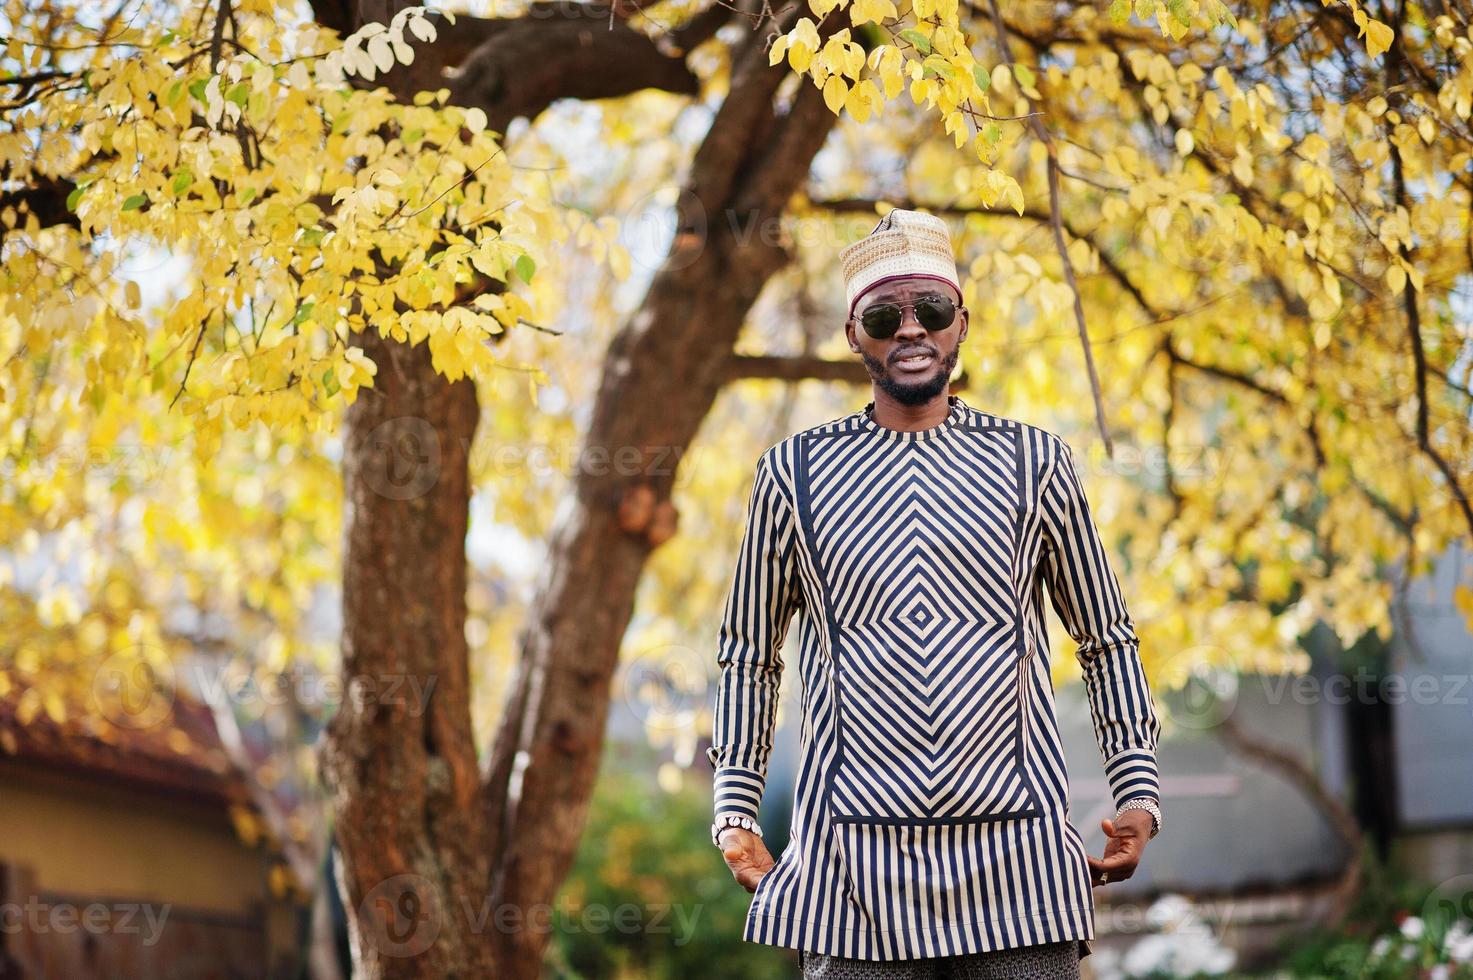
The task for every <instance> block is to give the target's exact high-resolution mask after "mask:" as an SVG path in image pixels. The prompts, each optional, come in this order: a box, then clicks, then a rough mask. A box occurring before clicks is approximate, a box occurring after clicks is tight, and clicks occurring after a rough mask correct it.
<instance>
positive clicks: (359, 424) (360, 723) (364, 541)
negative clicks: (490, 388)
mask: <svg viewBox="0 0 1473 980" xmlns="http://www.w3.org/2000/svg"><path fill="white" fill-rule="evenodd" d="M353 343H355V344H357V345H358V346H361V347H362V348H363V349H364V351H365V352H366V353H367V354H368V356H369V357H371V358H372V359H373V361H374V363H375V364H377V365H378V374H377V376H376V377H375V380H374V387H373V388H372V389H364V390H363V391H361V392H360V393H359V396H358V400H357V401H356V402H354V403H353V405H352V406H351V408H349V410H348V426H347V431H348V437H347V440H346V445H345V447H344V454H343V472H344V481H345V487H344V489H345V493H346V500H347V541H346V547H345V554H344V568H343V668H342V670H343V679H344V696H343V699H342V704H341V706H340V707H339V709H338V711H337V713H336V714H335V715H334V716H333V719H332V722H331V725H330V726H329V729H328V739H327V744H326V746H325V750H324V766H325V776H326V781H327V782H328V784H329V787H330V790H331V793H332V800H333V806H334V810H335V826H336V832H337V844H338V850H339V854H340V855H341V857H342V864H341V880H342V883H343V893H344V894H343V901H344V904H345V905H346V906H347V908H348V910H349V915H350V920H349V921H350V923H351V928H350V934H351V938H352V944H353V961H354V964H355V965H356V967H357V971H358V972H361V974H362V975H363V976H364V977H369V978H378V977H426V978H430V977H434V978H443V977H455V976H459V977H489V976H491V975H492V972H493V964H492V954H491V948H490V944H489V942H488V939H489V937H488V935H487V934H486V933H485V932H484V931H478V930H477V928H476V926H477V922H478V920H477V919H476V913H477V911H478V910H479V909H480V908H481V906H482V904H483V897H484V895H485V893H486V882H487V881H488V879H489V875H490V867H489V862H488V860H487V847H486V838H485V832H484V828H485V822H484V820H483V819H482V814H481V811H480V784H479V767H478V765H477V762H476V749H475V740H474V738H473V735H472V730H471V715H470V689H469V679H468V668H467V664H468V651H467V648H466V639H465V607H466V600H465V588H466V574H467V573H466V560H465V535H466V527H467V524H468V519H469V504H470V493H471V487H470V477H469V468H468V464H467V458H466V457H467V455H468V450H469V447H470V445H471V440H472V438H473V437H474V435H475V430H476V421H477V418H478V409H477V406H476V391H475V386H474V384H473V383H472V382H471V381H469V380H462V381H457V382H455V383H453V384H452V383H449V382H447V381H446V380H445V378H444V377H442V376H441V375H439V374H437V373H436V371H435V369H434V368H433V367H432V365H431V363H430V354H429V350H428V348H427V347H426V345H423V344H420V345H418V346H414V347H409V346H406V345H404V344H400V343H396V342H393V341H389V340H385V339H383V338H381V337H379V336H378V335H377V333H376V332H369V333H362V334H358V335H356V336H354V337H353ZM355 975H356V974H355Z"/></svg>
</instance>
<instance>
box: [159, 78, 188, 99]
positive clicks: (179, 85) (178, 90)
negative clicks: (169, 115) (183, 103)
mask: <svg viewBox="0 0 1473 980" xmlns="http://www.w3.org/2000/svg"><path fill="white" fill-rule="evenodd" d="M183 94H184V79H182V78H181V79H178V80H177V81H175V82H174V84H173V85H170V86H169V91H168V93H167V94H165V95H164V102H165V103H166V104H168V105H173V104H174V103H175V102H178V101H179V97H180V96H181V95H183Z"/></svg>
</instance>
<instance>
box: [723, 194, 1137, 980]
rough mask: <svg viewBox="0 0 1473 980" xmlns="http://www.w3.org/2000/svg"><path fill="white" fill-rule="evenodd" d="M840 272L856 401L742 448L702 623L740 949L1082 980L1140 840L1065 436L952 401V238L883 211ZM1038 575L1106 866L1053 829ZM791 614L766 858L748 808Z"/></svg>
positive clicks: (1050, 718)
mask: <svg viewBox="0 0 1473 980" xmlns="http://www.w3.org/2000/svg"><path fill="white" fill-rule="evenodd" d="M841 258H842V263H841V264H842V271H843V276H844V282H845V292H846V299H847V301H848V305H849V317H848V320H847V322H846V324H845V333H846V335H847V336H848V339H849V346H850V349H851V350H853V351H854V352H855V353H857V354H859V355H860V357H861V358H862V359H863V361H864V363H865V365H866V366H867V368H868V369H869V373H870V376H871V378H872V380H873V383H874V388H873V400H872V401H870V403H869V404H868V405H866V406H865V408H864V409H863V410H861V411H858V412H854V413H852V414H850V415H847V416H844V417H842V418H839V419H835V420H834V421H831V422H827V423H825V424H823V425H819V426H816V427H814V428H810V429H806V430H804V431H802V432H799V433H797V434H796V435H793V436H789V437H788V438H786V439H784V440H782V441H781V442H779V443H777V444H776V445H775V446H772V447H769V448H768V449H767V450H766V451H764V452H763V454H762V455H761V457H760V459H759V460H758V462H757V467H756V476H755V480H754V483H753V487H752V491H751V496H750V498H749V501H748V511H747V522H746V528H745V531H744V534H743V538H742V542H741V546H740V549H739V554H738V563H737V568H736V571H735V574H734V577H733V580H732V584H731V590H730V593H729V596H728V599H727V602H726V607H725V612H724V615H723V619H722V622H721V627H720V633H719V640H718V656H717V659H718V662H719V663H720V665H721V680H720V686H719V690H718V692H717V696H716V703H715V723H714V733H713V736H712V745H711V748H710V749H709V750H708V752H707V757H708V758H709V759H710V761H711V764H712V766H713V767H714V768H715V771H716V778H715V812H716V822H715V824H713V826H712V839H713V840H714V841H716V842H717V843H718V845H719V846H720V848H721V850H722V854H723V856H724V857H725V859H726V862H727V864H728V866H729V867H730V868H731V871H732V874H733V875H734V876H735V877H736V879H737V881H738V882H739V883H741V884H742V885H743V886H744V887H745V888H746V889H747V890H748V891H752V892H754V895H753V897H752V904H751V907H750V909H749V910H748V913H747V920H746V925H745V929H744V932H743V938H745V939H748V940H751V941H755V942H762V943H767V944H770V945H779V946H787V947H792V948H796V949H798V950H799V951H800V952H799V959H800V963H801V964H802V970H803V975H804V977H807V978H815V977H825V978H845V977H850V978H860V977H864V978H885V980H902V978H904V980H909V978H920V977H926V978H932V977H942V976H952V977H998V978H1002V977H1006V978H1008V980H1018V978H1029V977H1040V978H1047V980H1056V978H1060V977H1065V978H1067V977H1078V976H1079V958H1080V957H1081V956H1083V955H1086V954H1087V953H1088V952H1089V940H1090V939H1092V938H1093V936H1094V904H1093V894H1092V892H1091V886H1092V885H1100V884H1106V883H1108V882H1112V881H1121V880H1123V879H1125V878H1128V877H1130V875H1131V874H1132V872H1133V871H1134V870H1135V867H1136V865H1137V863H1138V862H1139V860H1140V857H1141V853H1142V851H1143V850H1144V848H1145V844H1146V841H1147V840H1149V839H1150V838H1151V837H1154V836H1155V834H1156V832H1157V831H1158V830H1159V828H1160V819H1161V812H1160V807H1159V800H1160V791H1159V788H1158V778H1157V771H1156V741H1157V738H1158V735H1159V732H1160V725H1159V722H1158V720H1157V717H1156V712H1155V706H1154V703H1153V701H1152V698H1151V692H1150V690H1149V688H1148V687H1147V684H1146V678H1145V674H1144V672H1143V670H1142V668H1141V661H1140V656H1139V652H1138V646H1139V644H1138V640H1137V637H1136V633H1135V628H1134V624H1133V623H1132V621H1131V618H1130V615H1129V613H1128V612H1127V611H1126V607H1125V603H1124V600H1123V598H1122V596H1121V592H1120V586H1119V583H1118V581H1117V579H1116V576H1115V574H1114V572H1113V570H1112V568H1111V565H1110V563H1109V561H1108V559H1107V555H1106V552H1105V549H1104V547H1103V546H1102V544H1101V541H1100V538H1099V535H1098V532H1097V530H1096V528H1095V526H1094V523H1093V519H1092V517H1091V515H1090V509H1089V504H1088V502H1087V501H1086V499H1085V495H1084V491H1083V489H1082V487H1081V484H1080V481H1079V476H1078V474H1077V472H1076V470H1075V466H1074V462H1073V457H1072V454H1071V452H1070V449H1069V446H1068V445H1067V444H1066V443H1065V442H1064V441H1063V440H1062V439H1060V438H1059V437H1058V436H1056V435H1054V434H1053V433H1051V432H1048V431H1046V430H1044V429H1040V428H1037V427H1035V426H1031V425H1027V424H1024V423H1021V422H1017V421H1013V420H1011V419H1006V418H1002V417H999V416H996V415H990V414H988V413H986V412H983V411H981V410H979V409H976V408H973V407H972V406H970V405H968V404H967V403H966V402H964V401H962V400H961V398H959V397H957V396H954V395H951V394H949V391H948V386H949V378H950V375H951V373H952V369H953V368H954V366H955V365H956V360H957V353H958V350H959V348H960V346H961V343H962V341H964V340H965V339H966V336H967V326H968V320H967V311H966V309H965V307H963V306H962V293H961V284H960V278H959V276H958V274H957V268H956V262H955V259H954V257H953V253H952V247H951V239H950V236H949V234H948V232H947V229H946V225H945V223H944V222H942V221H941V220H940V219H938V218H936V217H934V216H931V215H926V214H920V213H917V212H914V211H905V210H896V211H892V212H890V214H889V215H887V216H886V217H885V218H884V220H882V221H881V222H880V223H879V225H878V226H877V227H876V228H875V230H874V231H873V232H872V233H871V234H870V235H869V236H867V237H865V238H864V239H861V240H860V241H859V242H856V243H854V244H852V245H850V246H849V247H848V248H846V249H844V251H843V253H842V256H841ZM1045 586H1046V587H1047V589H1048V592H1049V596H1050V599H1051V602H1052V605H1053V607H1054V610H1055V611H1056V612H1057V614H1058V615H1059V617H1060V618H1061V619H1062V621H1063V623H1064V625H1065V626H1066V627H1067V628H1068V631H1069V634H1070V635H1071V636H1072V637H1073V639H1074V640H1075V641H1076V642H1077V643H1078V648H1077V650H1076V656H1077V657H1078V659H1079V661H1080V663H1081V665H1082V666H1083V673H1084V679H1085V682H1086V686H1087V692H1088V700H1089V706H1090V714H1091V718H1092V721H1093V725H1094V730H1095V733H1096V736H1097V739H1098V742H1099V746H1100V752H1101V755H1102V758H1103V759H1104V763H1105V774H1106V777H1107V779H1108V780H1109V783H1110V787H1111V791H1112V794H1113V796H1114V799H1115V801H1116V803H1117V804H1118V811H1117V814H1116V817H1115V819H1114V820H1104V821H1102V826H1103V828H1104V831H1105V834H1106V835H1107V837H1108V844H1107V846H1106V848H1105V853H1104V856H1103V857H1101V858H1095V857H1093V856H1090V855H1087V854H1086V853H1085V849H1084V843H1083V839H1082V838H1081V837H1080V835H1079V832H1078V831H1077V830H1076V829H1075V828H1074V827H1073V825H1072V824H1071V823H1070V822H1069V816H1068V807H1069V804H1068V800H1069V796H1068V786H1067V776H1066V773H1065V768H1064V758H1063V751H1062V746H1061V745H1060V740H1059V732H1058V725H1057V719H1056V717H1055V711H1054V698H1053V687H1052V683H1051V681H1050V674H1049V658H1050V652H1049V647H1048V635H1047V631H1046V626H1045V613H1044V607H1043V598H1042V593H1043V588H1044V587H1045ZM799 610H802V612H803V615H802V616H801V617H799V620H798V621H799V624H800V626H799V630H798V664H799V672H800V674H801V676H802V681H803V694H802V706H801V707H802V723H801V728H800V742H801V767H800V771H799V775H798V780H797V786H796V789H795V794H794V807H793V818H792V825H791V828H790V832H789V841H788V845H787V847H786V848H785V849H784V850H783V852H782V855H781V856H780V858H779V859H778V860H777V861H776V862H774V861H773V859H772V856H771V854H769V852H768V851H767V848H766V847H765V846H763V843H762V840H761V837H760V834H761V828H760V826H759V825H758V824H757V821H756V817H757V811H758V804H759V803H760V801H761V797H762V790H763V787H764V785H765V781H766V775H767V762H768V756H769V754H770V752H771V748H772V732H773V727H774V722H775V712H776V707H777V695H778V683H779V680H780V678H781V675H782V669H783V656H782V650H783V647H784V639H785V637H786V635H787V631H788V623H789V621H790V619H791V618H792V616H793V614H794V613H795V612H797V611H799Z"/></svg>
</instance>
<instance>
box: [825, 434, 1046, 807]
mask: <svg viewBox="0 0 1473 980" xmlns="http://www.w3.org/2000/svg"><path fill="white" fill-rule="evenodd" d="M1021 453H1022V449H1021V446H1020V440H1019V439H1018V438H1017V436H1016V434H1015V433H1014V432H1007V431H981V430H977V431H971V432H963V433H954V434H952V435H951V436H949V437H948V442H947V445H946V448H945V449H944V450H938V449H937V448H936V447H934V446H931V445H929V444H928V445H926V446H923V447H919V448H917V447H915V446H906V447H900V448H899V449H897V451H896V452H895V453H894V455H892V456H891V457H888V458H885V459H882V460H877V461H876V463H877V465H883V466H884V467H885V469H884V476H883V480H882V481H880V482H878V483H876V482H871V483H869V484H868V485H869V486H871V487H881V486H882V487H883V488H884V490H885V493H884V494H883V497H882V498H881V499H874V500H871V501H867V502H865V503H864V504H863V505H860V504H859V503H857V502H856V501H853V500H849V501H847V502H841V501H839V500H836V499H827V498H825V497H824V496H822V495H820V496H817V497H813V496H810V492H809V488H810V486H817V487H837V486H841V485H843V484H844V481H842V480H835V479H832V478H831V476H832V475H831V474H827V473H823V474H817V475H820V476H822V477H824V479H822V480H821V481H815V482H813V483H812V484H809V483H808V482H806V481H808V480H811V479H812V475H810V473H809V471H808V463H809V462H810V460H809V459H808V457H807V455H806V454H805V453H802V452H800V457H802V461H801V462H800V466H799V467H798V471H799V472H798V476H799V478H800V480H801V481H805V482H801V483H800V490H799V496H800V507H799V510H800V518H801V519H802V520H803V522H804V525H805V532H806V533H807V534H809V535H810V541H811V542H819V543H820V547H821V549H822V550H820V551H815V554H818V556H819V559H820V561H819V562H818V564H819V565H820V566H821V568H822V572H821V574H822V578H823V588H824V594H825V602H826V606H827V609H826V615H827V620H828V621H827V627H828V633H829V638H830V649H831V651H832V655H833V668H834V670H833V682H834V703H835V705H836V709H837V710H836V719H835V720H836V730H837V751H836V752H835V755H834V758H833V760H832V764H831V768H830V771H829V774H828V783H827V790H828V792H827V796H828V802H829V810H830V816H831V818H832V819H833V820H834V821H835V822H836V823H858V824H900V825H933V824H936V825H939V824H966V823H981V822H988V821H994V820H1006V819H1019V818H1025V817H1033V816H1037V815H1038V814H1039V812H1040V810H1039V806H1038V802H1037V798H1036V796H1035V794H1034V792H1033V789H1032V787H1031V785H1030V781H1029V778H1028V774H1027V767H1026V765H1025V764H1024V753H1025V749H1026V744H1027V730H1028V727H1029V726H1028V717H1027V716H1028V705H1029V698H1028V696H1027V694H1028V688H1027V678H1028V666H1029V656H1028V653H1027V649H1026V644H1025V638H1024V629H1023V622H1024V619H1023V610H1022V604H1021V602H1020V600H1019V598H1018V588H1017V585H1016V582H1017V581H1018V580H1019V576H1018V574H1017V565H1018V557H1017V556H1018V553H1019V550H1020V534H1021V528H1022V524H1023V521H1022V515H1023V513H1024V508H1025V506H1026V491H1025V488H1026V486H1027V484H1026V482H1025V481H1024V480H1023V479H1022V474H1023V472H1024V470H1023V465H1022V459H1021ZM830 455H833V454H830ZM861 482H862V481H861ZM856 514H859V515H862V516H860V517H859V518H856V517H855V515H856Z"/></svg>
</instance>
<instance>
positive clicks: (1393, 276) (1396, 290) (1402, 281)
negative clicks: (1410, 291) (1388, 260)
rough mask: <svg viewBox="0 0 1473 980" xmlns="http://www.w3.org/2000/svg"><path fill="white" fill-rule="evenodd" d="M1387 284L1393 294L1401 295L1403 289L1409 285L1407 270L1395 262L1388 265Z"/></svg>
mask: <svg viewBox="0 0 1473 980" xmlns="http://www.w3.org/2000/svg"><path fill="white" fill-rule="evenodd" d="M1386 285H1387V286H1390V287H1391V293H1392V295H1393V296H1400V295H1401V291H1402V290H1403V289H1405V288H1406V285H1407V273H1406V270H1405V269H1403V268H1402V267H1401V266H1399V265H1396V264H1395V263H1393V264H1391V265H1389V266H1387V267H1386Z"/></svg>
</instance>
